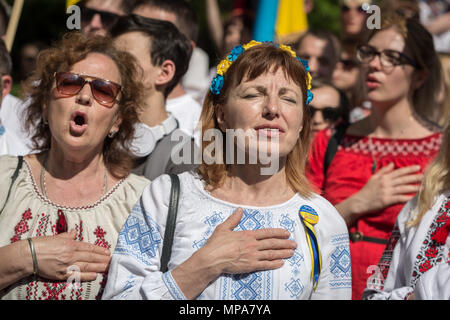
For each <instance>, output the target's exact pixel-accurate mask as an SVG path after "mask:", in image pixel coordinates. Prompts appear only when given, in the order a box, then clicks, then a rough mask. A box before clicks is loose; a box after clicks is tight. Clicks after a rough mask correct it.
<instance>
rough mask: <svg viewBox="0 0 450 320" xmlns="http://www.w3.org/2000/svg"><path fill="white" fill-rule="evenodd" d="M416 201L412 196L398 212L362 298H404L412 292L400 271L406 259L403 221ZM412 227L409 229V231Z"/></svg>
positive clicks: (406, 237)
mask: <svg viewBox="0 0 450 320" xmlns="http://www.w3.org/2000/svg"><path fill="white" fill-rule="evenodd" d="M416 202H417V198H413V199H412V200H410V201H409V202H407V203H406V205H405V206H404V207H403V209H402V210H401V211H400V213H399V214H398V216H397V221H396V222H395V225H394V229H393V230H392V233H391V236H390V238H389V240H388V243H387V245H386V248H385V249H384V252H383V255H382V256H381V259H380V261H379V263H378V266H376V267H374V268H373V270H371V271H372V272H373V274H372V275H371V276H370V277H369V279H367V287H366V289H365V290H364V293H363V300H405V299H407V298H408V297H409V296H410V295H411V294H412V293H413V290H414V289H413V287H412V286H410V285H409V281H408V280H409V279H406V278H405V277H404V273H403V272H402V266H403V264H402V262H403V261H406V256H405V255H406V248H407V247H408V236H407V234H405V222H406V220H407V219H408V217H409V216H410V213H411V210H413V209H414V208H415V207H416ZM412 229H413V228H411V229H409V232H411V231H412Z"/></svg>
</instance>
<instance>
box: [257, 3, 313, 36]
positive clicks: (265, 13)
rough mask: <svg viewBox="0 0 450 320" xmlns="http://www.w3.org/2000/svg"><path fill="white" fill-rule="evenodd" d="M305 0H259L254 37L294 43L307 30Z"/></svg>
mask: <svg viewBox="0 0 450 320" xmlns="http://www.w3.org/2000/svg"><path fill="white" fill-rule="evenodd" d="M307 28H308V19H307V16H306V12H305V8H304V1H303V0H259V2H258V9H257V12H256V20H255V25H254V33H253V39H255V40H256V41H276V42H278V43H292V42H294V41H295V40H297V39H298V37H299V36H300V35H301V34H302V33H303V32H305V31H306V29H307Z"/></svg>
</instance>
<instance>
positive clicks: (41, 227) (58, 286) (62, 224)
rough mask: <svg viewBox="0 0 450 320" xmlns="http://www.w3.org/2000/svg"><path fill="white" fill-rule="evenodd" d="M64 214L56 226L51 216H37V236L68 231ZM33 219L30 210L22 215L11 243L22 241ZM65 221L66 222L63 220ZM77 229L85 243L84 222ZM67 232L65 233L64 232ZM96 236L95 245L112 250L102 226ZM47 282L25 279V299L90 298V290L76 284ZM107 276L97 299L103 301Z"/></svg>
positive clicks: (95, 231)
mask: <svg viewBox="0 0 450 320" xmlns="http://www.w3.org/2000/svg"><path fill="white" fill-rule="evenodd" d="M62 217H64V213H63V212H62V211H61V210H58V219H57V221H55V224H51V223H50V221H49V220H50V219H49V218H50V216H49V215H46V214H45V213H41V214H40V215H38V216H37V219H38V226H37V228H36V229H35V232H36V236H38V237H39V236H46V235H56V234H58V232H62V231H64V230H66V231H67V222H66V220H65V217H64V218H62ZM31 219H32V213H31V210H30V209H28V210H26V211H25V212H24V213H23V214H22V218H21V220H20V221H19V222H18V223H17V225H16V226H15V228H14V231H15V234H14V236H13V237H12V238H11V242H16V241H19V240H21V236H22V235H23V234H24V233H26V232H28V231H29V225H28V222H29V220H31ZM61 219H64V220H61ZM49 227H50V228H49ZM75 229H76V230H77V238H76V239H77V240H79V241H83V239H84V237H83V235H82V234H83V230H84V229H83V221H80V224H79V225H75ZM64 232H65V231H64ZM93 233H94V235H95V236H96V238H97V239H96V241H95V243H94V244H95V245H99V246H102V247H104V248H108V249H110V248H111V245H110V244H109V243H108V242H107V241H106V239H105V235H106V231H104V230H103V229H102V228H101V227H100V226H98V227H97V228H96V229H95V230H94V232H93ZM43 280H44V281H46V280H45V279H41V278H38V280H35V281H32V280H31V278H28V279H24V282H25V283H26V287H25V294H26V295H25V299H27V300H67V299H70V300H82V299H83V296H86V293H88V294H87V296H89V292H88V291H89V290H87V291H86V292H85V290H84V289H83V286H77V285H75V284H72V285H71V283H68V282H66V281H48V282H43ZM106 281H107V275H106V274H103V275H102V279H101V280H100V290H99V293H98V294H97V296H96V297H95V298H96V299H101V296H102V294H103V290H104V287H105V285H106ZM87 287H88V288H89V287H90V284H87Z"/></svg>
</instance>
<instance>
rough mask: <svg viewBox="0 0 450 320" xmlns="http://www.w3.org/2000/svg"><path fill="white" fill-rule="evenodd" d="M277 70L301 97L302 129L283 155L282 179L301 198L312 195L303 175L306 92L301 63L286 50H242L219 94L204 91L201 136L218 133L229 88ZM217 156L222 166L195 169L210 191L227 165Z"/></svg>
mask: <svg viewBox="0 0 450 320" xmlns="http://www.w3.org/2000/svg"><path fill="white" fill-rule="evenodd" d="M278 68H281V70H283V71H284V73H285V76H286V77H289V78H290V79H291V80H292V81H293V82H294V83H296V84H297V85H298V86H299V87H300V88H301V91H302V95H303V101H302V106H303V119H302V122H303V123H302V126H303V130H302V131H301V133H300V136H299V138H298V140H297V143H296V145H295V147H294V149H293V150H292V151H291V152H290V153H289V154H288V155H287V161H286V166H285V170H286V179H287V182H288V184H289V185H290V186H291V188H292V189H293V190H294V191H295V192H297V193H299V194H300V195H301V196H303V197H310V196H311V195H312V188H311V185H310V183H309V181H308V180H307V178H306V176H305V167H306V161H307V159H308V152H309V146H310V130H309V128H310V116H309V111H308V109H307V105H306V99H307V90H308V88H307V82H306V81H307V73H306V70H305V68H304V67H303V65H302V63H301V62H299V61H298V60H297V59H295V58H293V57H292V55H291V54H290V53H288V52H287V51H285V50H282V49H280V48H277V47H275V46H274V45H273V44H261V45H257V46H254V47H252V48H250V49H247V50H245V52H243V53H242V54H241V55H240V56H239V58H238V59H236V61H234V62H233V64H232V65H231V66H230V67H229V69H228V70H227V72H226V73H225V75H224V83H223V87H222V89H221V92H220V94H219V95H214V94H212V93H211V91H209V92H208V94H207V96H206V98H205V101H204V103H203V110H202V114H201V116H200V122H201V123H202V132H203V133H204V132H206V131H207V130H208V129H217V130H220V128H219V124H218V122H217V114H216V108H217V107H218V106H224V105H225V104H226V102H227V99H228V96H229V93H230V91H231V89H232V88H234V87H236V86H237V85H239V84H240V83H241V81H242V79H244V78H246V79H247V80H248V81H250V80H253V79H256V78H257V77H259V76H260V75H263V74H265V73H267V72H276V71H277V70H278ZM220 132H222V131H220ZM222 138H223V141H224V145H225V144H226V135H225V134H223V133H222ZM210 143H211V142H209V141H203V144H202V154H203V152H204V150H205V148H206V147H207V146H208V145H209V144H210ZM221 156H222V157H223V161H222V162H223V163H213V164H206V163H204V162H202V164H200V166H199V173H200V175H201V177H202V178H203V180H205V182H206V184H208V185H210V186H212V187H213V188H217V187H220V186H221V185H222V184H223V183H224V181H225V178H226V176H227V173H228V170H229V165H227V164H225V159H226V154H225V150H224V151H223V152H222V155H221Z"/></svg>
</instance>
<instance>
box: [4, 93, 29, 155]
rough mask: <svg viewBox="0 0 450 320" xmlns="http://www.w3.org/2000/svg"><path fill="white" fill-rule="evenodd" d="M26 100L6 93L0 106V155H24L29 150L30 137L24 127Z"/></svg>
mask: <svg viewBox="0 0 450 320" xmlns="http://www.w3.org/2000/svg"><path fill="white" fill-rule="evenodd" d="M26 107H27V102H23V101H22V100H20V99H18V98H16V97H15V96H13V95H11V94H8V95H6V97H5V98H4V99H3V101H2V105H1V108H0V122H1V126H3V129H0V155H5V154H9V155H13V156H19V155H26V154H29V153H30V152H31V139H30V137H29V135H28V134H27V132H26V131H25V129H24V122H25V118H24V117H25V113H26V112H25V111H26Z"/></svg>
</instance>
